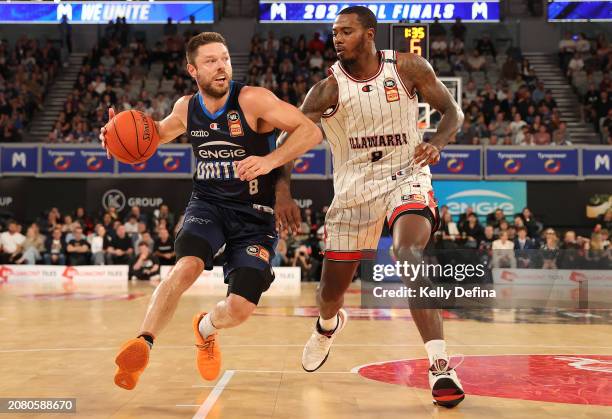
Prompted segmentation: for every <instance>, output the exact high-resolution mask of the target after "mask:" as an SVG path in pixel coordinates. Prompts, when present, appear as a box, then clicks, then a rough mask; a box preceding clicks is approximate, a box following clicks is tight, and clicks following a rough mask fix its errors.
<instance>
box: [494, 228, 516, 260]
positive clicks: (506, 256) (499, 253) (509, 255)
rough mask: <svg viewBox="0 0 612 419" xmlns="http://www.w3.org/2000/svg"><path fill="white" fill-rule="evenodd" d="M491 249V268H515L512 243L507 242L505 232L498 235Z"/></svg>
mask: <svg viewBox="0 0 612 419" xmlns="http://www.w3.org/2000/svg"><path fill="white" fill-rule="evenodd" d="M491 249H492V250H493V256H492V261H491V266H492V267H493V268H516V257H515V255H514V243H513V242H512V241H510V240H508V232H507V231H502V232H501V233H500V236H499V239H497V240H495V241H493V244H492V246H491Z"/></svg>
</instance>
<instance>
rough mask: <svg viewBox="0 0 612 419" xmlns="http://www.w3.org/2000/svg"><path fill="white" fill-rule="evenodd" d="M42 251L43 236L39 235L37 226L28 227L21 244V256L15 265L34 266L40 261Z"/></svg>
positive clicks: (43, 248) (43, 246)
mask: <svg viewBox="0 0 612 419" xmlns="http://www.w3.org/2000/svg"><path fill="white" fill-rule="evenodd" d="M44 251H45V236H43V235H42V234H40V229H39V227H38V224H36V223H34V224H31V225H30V226H29V227H28V231H27V233H26V238H25V240H24V242H23V255H22V256H21V257H20V258H19V259H18V260H17V261H16V262H15V263H17V264H23V263H25V264H27V265H35V264H36V263H37V262H38V261H40V260H42V254H43V253H44Z"/></svg>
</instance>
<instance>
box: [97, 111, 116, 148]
mask: <svg viewBox="0 0 612 419" xmlns="http://www.w3.org/2000/svg"><path fill="white" fill-rule="evenodd" d="M114 117H115V110H114V109H113V108H108V120H109V121H110V120H111V119H113V118H114ZM105 136H106V125H105V126H103V127H102V128H101V129H100V141H101V142H102V147H104V150H106V158H108V159H110V158H111V154H110V152H109V151H108V148H107V147H106V137H105Z"/></svg>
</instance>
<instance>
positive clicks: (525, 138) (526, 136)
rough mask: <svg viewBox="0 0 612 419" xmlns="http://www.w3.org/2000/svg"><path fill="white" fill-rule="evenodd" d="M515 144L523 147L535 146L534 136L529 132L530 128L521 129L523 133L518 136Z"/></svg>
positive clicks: (526, 126)
mask: <svg viewBox="0 0 612 419" xmlns="http://www.w3.org/2000/svg"><path fill="white" fill-rule="evenodd" d="M514 142H515V143H516V144H518V145H522V146H532V145H535V141H534V140H533V135H532V134H531V132H529V126H528V125H525V126H524V127H523V128H521V131H520V132H519V133H518V134H516V138H515V139H514Z"/></svg>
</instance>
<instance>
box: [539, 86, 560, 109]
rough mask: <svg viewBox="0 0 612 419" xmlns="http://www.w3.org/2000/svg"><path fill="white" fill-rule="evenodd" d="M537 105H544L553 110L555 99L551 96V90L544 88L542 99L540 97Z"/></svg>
mask: <svg viewBox="0 0 612 419" xmlns="http://www.w3.org/2000/svg"><path fill="white" fill-rule="evenodd" d="M538 105H539V106H542V105H546V107H547V108H548V109H550V110H553V109H555V108H556V107H557V101H556V100H555V99H554V98H553V94H552V91H551V90H546V91H545V92H544V99H542V100H541V101H540V102H539V103H538Z"/></svg>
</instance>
